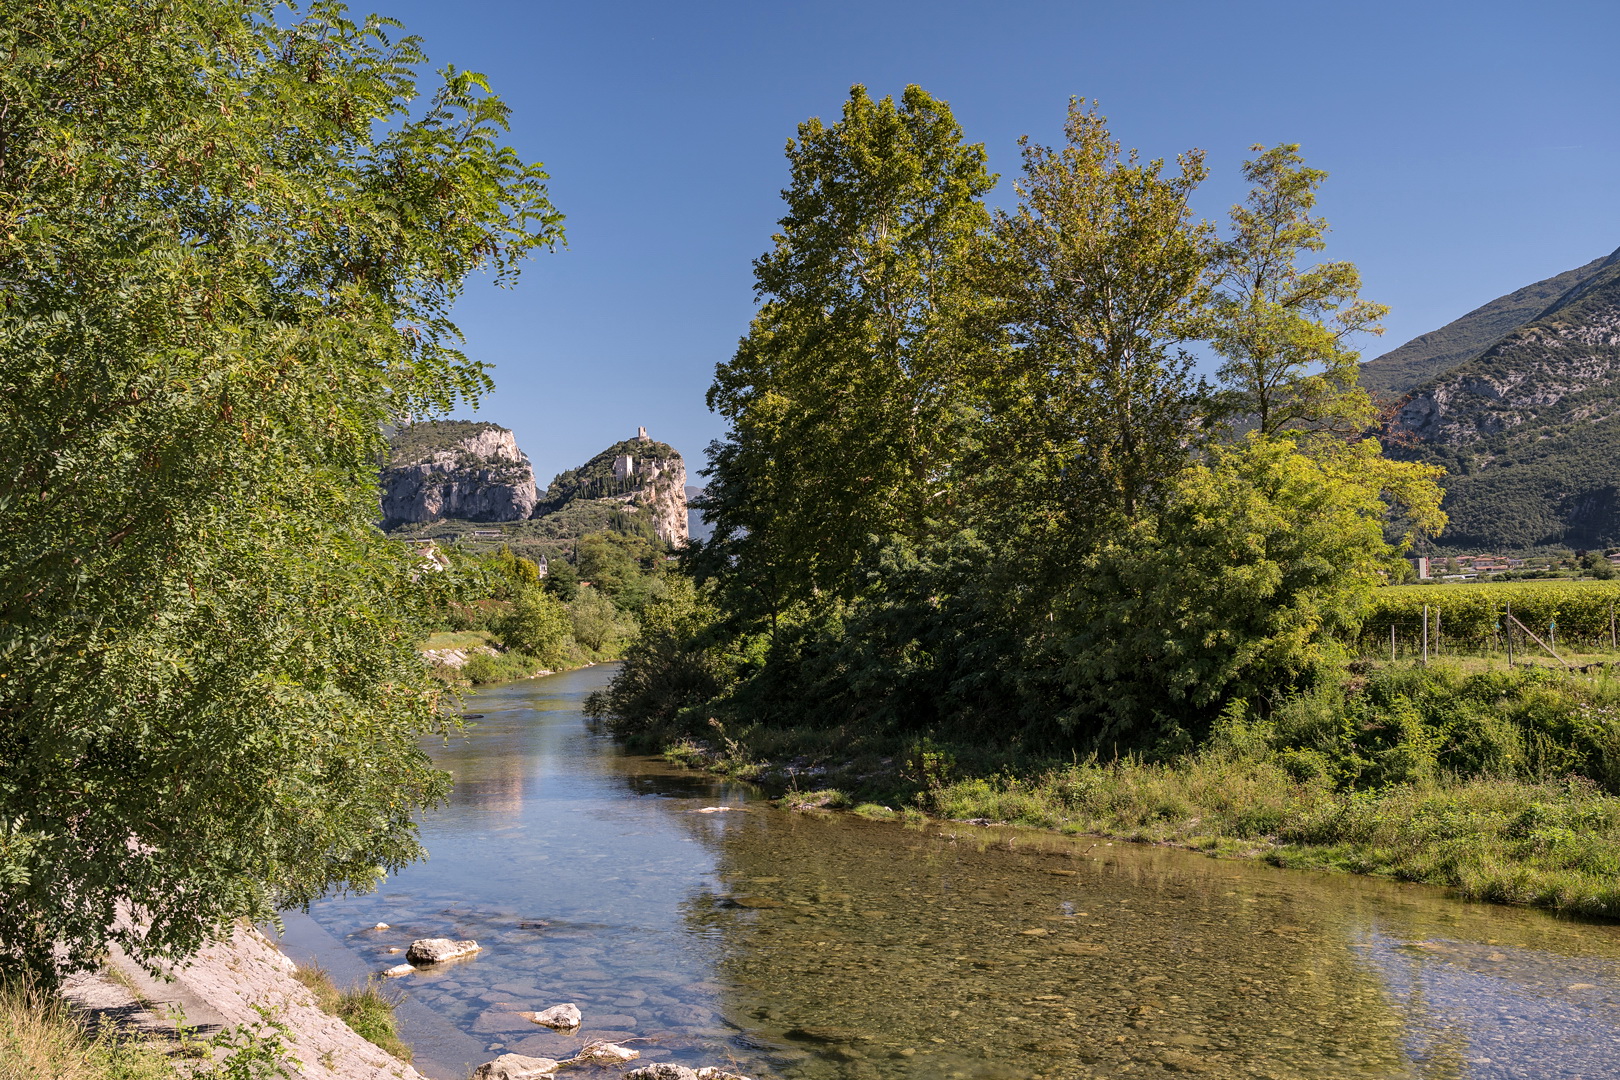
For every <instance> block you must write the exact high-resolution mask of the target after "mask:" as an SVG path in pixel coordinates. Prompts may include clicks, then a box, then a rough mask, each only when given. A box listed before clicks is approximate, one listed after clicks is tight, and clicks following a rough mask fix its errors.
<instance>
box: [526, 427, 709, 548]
mask: <svg viewBox="0 0 1620 1080" xmlns="http://www.w3.org/2000/svg"><path fill="white" fill-rule="evenodd" d="M581 502H595V503H604V504H606V503H615V504H618V505H619V506H620V507H622V508H623V509H624V510H627V511H630V512H632V513H634V514H637V515H646V517H647V518H648V519H649V523H650V525H651V528H652V531H653V532H654V533H655V534H656V535H657V537H658V539H660V540H662V541H664V542H665V543H667V544H673V545H675V546H677V547H679V546H680V545H682V544H684V543H686V542H687V539H688V537H689V533H688V531H687V518H686V462H685V460H684V459H682V457H681V455H680V452H679V451H678V450H676V449H675V448H674V447H673V446H670V445H669V444H668V443H661V442H658V441H656V440H654V439H651V438H649V437H648V436H647V431H646V429H645V428H643V429H641V431H640V433H639V434H638V435H637V436H636V437H635V438H634V439H626V440H625V441H624V442H620V443H614V444H613V445H612V446H610V447H608V448H607V449H606V450H603V451H602V452H601V453H599V454H597V455H596V456H595V457H593V458H591V460H589V461H587V462H586V463H585V464H583V465H581V466H580V467H579V468H577V469H570V470H568V471H567V472H564V473H560V474H558V476H557V478H556V479H555V480H553V481H552V482H551V484H550V486H548V487H547V488H546V494H545V497H544V499H543V500H542V501H541V503H540V505H539V506H538V507H536V508H535V512H534V516H535V517H537V518H540V517H546V516H548V515H552V514H557V513H560V512H562V511H563V510H564V509H565V508H567V507H569V506H571V505H576V504H579V503H581Z"/></svg>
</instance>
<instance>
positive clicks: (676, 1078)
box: [624, 1061, 698, 1080]
mask: <svg viewBox="0 0 1620 1080" xmlns="http://www.w3.org/2000/svg"><path fill="white" fill-rule="evenodd" d="M624 1080H698V1074H697V1073H696V1072H695V1071H694V1070H692V1069H688V1068H687V1067H686V1066H685V1065H671V1064H670V1063H669V1062H667V1061H660V1062H656V1063H655V1064H652V1065H643V1066H642V1067H641V1068H639V1069H632V1070H631V1071H630V1072H627V1073H625V1074H624Z"/></svg>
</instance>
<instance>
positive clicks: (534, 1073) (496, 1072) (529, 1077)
mask: <svg viewBox="0 0 1620 1080" xmlns="http://www.w3.org/2000/svg"><path fill="white" fill-rule="evenodd" d="M561 1067H562V1066H561V1065H560V1064H559V1063H558V1062H555V1061H553V1060H551V1059H550V1058H541V1057H529V1056H528V1055H527V1054H502V1055H501V1056H500V1057H498V1058H496V1059H495V1060H494V1061H486V1062H484V1063H483V1064H482V1065H480V1066H478V1068H477V1069H476V1070H475V1071H474V1072H473V1080H540V1078H541V1077H544V1076H550V1075H552V1074H553V1073H555V1072H556V1071H557V1070H558V1069H559V1068H561Z"/></svg>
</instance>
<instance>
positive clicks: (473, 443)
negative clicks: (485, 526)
mask: <svg viewBox="0 0 1620 1080" xmlns="http://www.w3.org/2000/svg"><path fill="white" fill-rule="evenodd" d="M390 446H391V449H392V453H391V454H390V456H389V461H388V467H387V468H385V469H384V470H383V472H382V477H381V485H382V519H383V521H382V524H383V528H384V529H393V528H397V527H399V526H401V525H406V524H414V523H420V522H427V521H438V520H440V519H442V518H460V519H462V520H465V521H521V520H523V519H524V518H527V517H529V516H531V515H532V514H533V513H534V508H535V506H536V505H537V504H538V503H539V501H540V500H539V493H538V492H537V491H536V489H535V483H534V470H533V469H531V468H530V467H529V459H528V458H527V457H525V456H524V454H523V451H521V450H519V449H518V445H517V440H516V439H515V438H513V436H512V433H511V432H510V431H508V430H507V429H506V428H503V427H498V426H497V425H495V424H475V423H470V422H468V421H465V420H437V421H430V422H428V423H422V424H412V425H410V426H409V427H406V428H402V429H400V430H399V431H398V432H396V433H395V435H394V437H393V438H392V439H391V440H390Z"/></svg>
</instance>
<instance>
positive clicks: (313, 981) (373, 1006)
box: [293, 967, 411, 1063]
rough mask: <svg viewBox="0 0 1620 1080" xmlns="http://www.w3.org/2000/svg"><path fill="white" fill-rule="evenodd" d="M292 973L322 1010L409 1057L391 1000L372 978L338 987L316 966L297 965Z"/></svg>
mask: <svg viewBox="0 0 1620 1080" xmlns="http://www.w3.org/2000/svg"><path fill="white" fill-rule="evenodd" d="M293 977H294V978H295V979H297V980H298V981H299V982H301V983H303V984H304V985H305V986H307V987H308V988H309V990H310V992H311V993H313V994H314V995H315V1004H316V1005H318V1006H320V1009H321V1011H322V1012H324V1013H327V1014H329V1015H331V1016H335V1017H337V1018H338V1019H339V1020H342V1021H343V1022H344V1023H345V1024H348V1025H349V1027H351V1028H353V1029H354V1032H355V1034H357V1035H359V1036H360V1037H361V1038H362V1039H365V1040H366V1041H367V1042H369V1043H372V1044H374V1045H376V1046H379V1047H381V1048H382V1049H383V1050H385V1051H387V1052H388V1053H389V1054H392V1055H393V1056H394V1057H396V1058H398V1059H399V1060H401V1061H404V1062H407V1063H408V1062H409V1061H410V1060H411V1048H410V1047H409V1046H406V1045H405V1043H404V1042H402V1041H401V1040H400V1037H399V1024H398V1021H397V1020H396V1019H395V1018H394V1006H395V1004H396V1002H395V1000H394V999H392V998H390V997H389V996H388V995H387V994H384V993H383V992H382V990H381V989H380V988H379V987H378V986H377V983H376V982H375V981H373V980H367V982H366V983H365V985H364V986H358V987H352V988H350V989H348V990H339V989H338V988H337V986H336V984H334V983H333V982H332V979H331V976H329V975H328V974H327V973H326V970H325V969H324V968H320V967H307V968H306V967H301V968H299V969H298V970H297V971H296V972H294V973H293Z"/></svg>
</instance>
